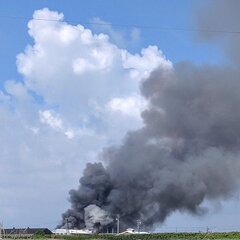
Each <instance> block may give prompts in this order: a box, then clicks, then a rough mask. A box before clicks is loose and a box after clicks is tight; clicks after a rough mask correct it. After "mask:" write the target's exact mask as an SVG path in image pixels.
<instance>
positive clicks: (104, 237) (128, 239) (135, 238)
mask: <svg viewBox="0 0 240 240" xmlns="http://www.w3.org/2000/svg"><path fill="white" fill-rule="evenodd" d="M52 237H53V238H56V239H64V240H85V239H86V240H108V239H109V240H115V239H116V240H157V239H173V240H174V239H175V240H177V239H189V240H190V239H191V240H192V239H193V240H197V239H206V240H207V239H240V232H228V233H156V234H144V235H139V234H132V235H118V236H117V235H112V234H98V235H77V236H52Z"/></svg>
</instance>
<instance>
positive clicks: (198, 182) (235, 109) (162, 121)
mask: <svg viewBox="0 0 240 240" xmlns="http://www.w3.org/2000/svg"><path fill="white" fill-rule="evenodd" d="M212 2H214V1H211V4H210V5H208V6H207V8H206V9H205V10H206V11H204V14H203V13H201V14H200V16H202V15H204V16H202V18H203V19H204V21H202V22H201V23H200V25H201V26H200V27H202V26H204V28H208V29H211V28H212V27H214V24H215V23H216V24H217V26H218V27H219V28H220V27H221V26H223V27H225V25H226V24H227V23H229V22H234V21H238V24H237V23H235V25H234V26H237V25H239V27H240V21H239V20H240V15H239V14H238V12H236V9H238V10H239V8H238V7H237V6H238V5H239V1H234V0H230V1H221V0H219V1H217V3H218V4H217V5H213V6H218V8H217V10H216V9H215V10H214V14H215V15H214V14H211V13H210V12H211V9H212V4H213V3H212ZM225 9H227V11H225ZM229 9H230V10H229ZM232 10H233V11H232ZM222 13H225V15H224V17H223V18H221V16H222V15H221V14H222ZM226 13H229V14H226ZM230 13H231V14H230ZM217 19H218V20H217ZM219 19H220V20H219ZM221 22H224V23H225V25H224V24H221ZM206 24H207V26H206ZM211 24H213V26H211ZM220 30H224V29H220ZM239 30H240V28H239ZM223 35H224V36H222V35H221V34H220V33H213V34H212V36H211V37H210V39H211V40H213V39H214V41H215V40H216V38H219V37H221V38H224V40H223V41H220V40H219V41H220V42H222V43H221V45H220V46H222V48H223V49H224V52H225V53H226V56H227V57H228V59H229V61H230V63H229V64H228V65H225V66H223V65H221V66H210V65H204V66H200V67H199V66H195V65H194V64H192V63H189V62H182V63H178V64H175V65H174V67H173V69H171V70H169V69H168V70H163V69H158V70H156V71H155V72H153V73H152V74H151V76H150V77H149V78H148V79H146V80H145V81H144V82H143V83H142V85H141V93H142V95H143V96H144V97H145V98H146V99H147V100H148V101H149V107H148V109H147V110H145V111H144V112H143V113H142V118H143V120H144V126H143V128H141V129H139V130H137V131H132V132H129V133H128V134H127V136H126V137H125V139H124V141H123V143H122V145H121V146H116V147H110V148H108V149H105V150H104V151H103V155H102V157H103V159H104V162H105V164H104V166H103V164H102V163H100V162H99V163H89V164H87V166H86V169H85V171H84V174H83V176H82V178H81V179H80V186H79V188H78V189H77V190H71V191H70V202H71V209H69V210H68V211H67V212H66V213H64V214H63V221H62V224H61V226H66V219H68V221H69V224H70V227H71V228H85V227H86V226H91V227H92V228H94V227H95V226H98V228H99V227H100V229H104V228H105V227H106V228H107V227H109V226H115V225H116V224H115V218H116V216H117V215H119V216H120V219H121V226H122V228H123V229H124V228H125V227H133V226H136V220H137V219H141V220H142V223H143V225H144V226H145V227H146V228H148V229H150V228H153V227H154V226H156V224H159V223H162V222H163V221H164V220H165V219H166V217H168V216H169V215H170V214H171V213H172V212H174V211H176V210H180V211H187V212H189V213H193V214H202V213H204V212H205V209H204V208H203V207H202V203H203V201H204V200H210V201H211V200H212V201H214V200H219V199H223V198H224V199H225V198H228V197H231V196H232V195H233V194H234V193H235V192H236V191H237V190H238V188H239V179H240V178H239V177H240V171H239V169H240V62H239V61H238V58H239V59H240V57H239V56H240V54H238V53H240V42H239V41H237V40H239V36H232V35H231V34H228V35H227V36H226V34H223ZM229 35H230V36H229ZM201 37H202V38H204V39H206V38H209V36H207V33H206V34H205V33H203V34H201ZM234 37H236V39H235V38H234ZM89 206H90V207H89ZM90 210H91V212H89V211H90ZM86 216H87V217H86Z"/></svg>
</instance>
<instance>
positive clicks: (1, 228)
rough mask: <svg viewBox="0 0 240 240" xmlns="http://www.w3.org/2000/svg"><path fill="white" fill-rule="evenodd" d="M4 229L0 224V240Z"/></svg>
mask: <svg viewBox="0 0 240 240" xmlns="http://www.w3.org/2000/svg"><path fill="white" fill-rule="evenodd" d="M4 235H5V233H4V228H3V223H0V239H3V238H4Z"/></svg>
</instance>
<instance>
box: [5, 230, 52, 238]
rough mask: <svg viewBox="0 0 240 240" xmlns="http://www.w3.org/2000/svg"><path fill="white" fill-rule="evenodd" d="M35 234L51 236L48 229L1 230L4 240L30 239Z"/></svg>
mask: <svg viewBox="0 0 240 240" xmlns="http://www.w3.org/2000/svg"><path fill="white" fill-rule="evenodd" d="M36 234H45V235H48V234H52V232H51V231H50V230H49V229H48V228H7V229H3V233H2V235H3V236H4V237H5V238H8V237H9V238H17V237H31V236H33V235H36Z"/></svg>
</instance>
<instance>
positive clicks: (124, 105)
mask: <svg viewBox="0 0 240 240" xmlns="http://www.w3.org/2000/svg"><path fill="white" fill-rule="evenodd" d="M106 107H107V109H109V110H110V111H115V112H120V113H121V114H123V115H127V116H129V117H134V118H141V112H142V111H143V110H144V109H146V107H147V102H146V100H145V99H143V98H142V97H141V96H139V95H136V96H129V97H126V98H113V99H111V100H110V101H109V102H108V103H107V104H106Z"/></svg>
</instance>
